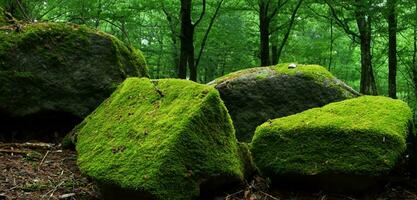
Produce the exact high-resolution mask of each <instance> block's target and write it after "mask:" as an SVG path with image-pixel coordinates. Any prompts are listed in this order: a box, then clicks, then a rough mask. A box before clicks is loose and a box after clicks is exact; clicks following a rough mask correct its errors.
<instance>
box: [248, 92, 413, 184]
mask: <svg viewBox="0 0 417 200" xmlns="http://www.w3.org/2000/svg"><path fill="white" fill-rule="evenodd" d="M411 119H412V113H411V110H410V108H409V107H408V106H407V104H406V103H404V102H402V101H400V100H393V99H390V98H387V97H373V96H363V97H359V98H355V99H351V100H345V101H342V102H337V103H332V104H329V105H326V106H324V107H322V108H314V109H310V110H307V111H305V112H302V113H300V114H297V115H292V116H288V117H283V118H279V119H274V120H271V121H268V122H265V123H264V124H262V125H261V126H259V127H258V128H257V129H256V133H255V136H254V138H253V141H252V144H251V150H252V154H253V157H254V161H255V164H256V165H257V167H258V168H259V170H260V171H261V172H262V173H263V174H264V175H267V176H270V177H282V176H286V175H301V176H320V175H325V176H329V177H330V178H331V177H332V175H346V176H365V177H378V176H383V175H387V174H388V173H389V172H390V171H391V170H392V169H393V168H394V167H395V166H396V164H397V162H398V161H399V159H400V158H401V156H402V155H403V153H404V152H405V150H406V139H407V137H408V127H409V122H410V121H411ZM354 184H358V185H360V184H362V183H354Z"/></svg>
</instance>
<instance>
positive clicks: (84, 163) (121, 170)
mask: <svg viewBox="0 0 417 200" xmlns="http://www.w3.org/2000/svg"><path fill="white" fill-rule="evenodd" d="M75 132H76V135H77V138H78V141H77V145H76V149H77V152H78V156H79V157H78V165H79V167H80V170H81V172H82V173H84V174H86V175H88V176H89V177H91V178H92V179H93V180H95V181H96V182H97V183H98V185H99V187H100V188H101V191H102V194H103V198H105V199H120V198H122V199H195V198H196V197H198V196H199V194H201V193H211V192H213V191H218V190H220V191H221V189H222V188H223V186H225V185H227V184H230V183H232V182H239V181H241V180H242V178H243V174H244V172H243V171H244V170H243V168H244V164H243V163H242V162H241V161H240V157H239V152H238V144H237V140H236V138H235V135H234V129H233V125H232V121H231V119H230V116H229V114H228V113H227V110H226V107H225V106H224V104H223V102H222V101H221V99H220V97H219V93H218V92H217V91H216V90H215V89H214V88H212V87H209V86H206V85H201V84H197V83H194V82H191V81H186V80H176V79H163V80H155V81H151V80H149V79H146V78H142V79H140V78H128V79H127V80H126V81H125V82H124V83H123V84H121V85H120V86H119V88H118V89H117V90H116V91H115V92H114V93H113V94H112V96H111V97H110V98H109V99H107V100H106V101H105V102H104V103H103V104H101V105H100V106H99V107H98V108H97V109H96V110H95V111H94V112H93V113H92V114H91V115H90V116H88V117H87V118H86V119H85V120H84V122H82V123H81V124H80V125H79V126H77V128H76V130H75Z"/></svg>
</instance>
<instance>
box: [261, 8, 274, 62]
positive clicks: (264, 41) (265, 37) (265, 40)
mask: <svg viewBox="0 0 417 200" xmlns="http://www.w3.org/2000/svg"><path fill="white" fill-rule="evenodd" d="M269 25H270V20H269V19H268V6H267V3H265V2H264V1H261V2H260V3H259V28H260V39H261V46H260V53H261V66H269V65H270V63H271V62H270V60H269Z"/></svg>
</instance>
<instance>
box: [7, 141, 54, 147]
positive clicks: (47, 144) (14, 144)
mask: <svg viewBox="0 0 417 200" xmlns="http://www.w3.org/2000/svg"><path fill="white" fill-rule="evenodd" d="M0 147H21V148H22V147H23V148H30V149H51V148H53V147H54V145H53V144H49V143H29V142H26V143H3V144H0Z"/></svg>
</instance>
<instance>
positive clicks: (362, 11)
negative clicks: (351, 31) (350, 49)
mask: <svg viewBox="0 0 417 200" xmlns="http://www.w3.org/2000/svg"><path fill="white" fill-rule="evenodd" d="M364 1H365V0H356V3H357V8H356V10H355V16H356V22H357V25H358V29H359V33H360V34H359V39H360V46H361V83H360V92H361V93H362V94H370V95H377V94H378V91H377V88H376V83H375V78H374V74H373V69H372V54H371V50H372V49H371V41H372V40H371V39H372V33H371V28H372V27H371V17H370V16H369V15H368V14H367V12H368V11H369V9H367V8H368V5H366V3H365V2H364Z"/></svg>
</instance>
